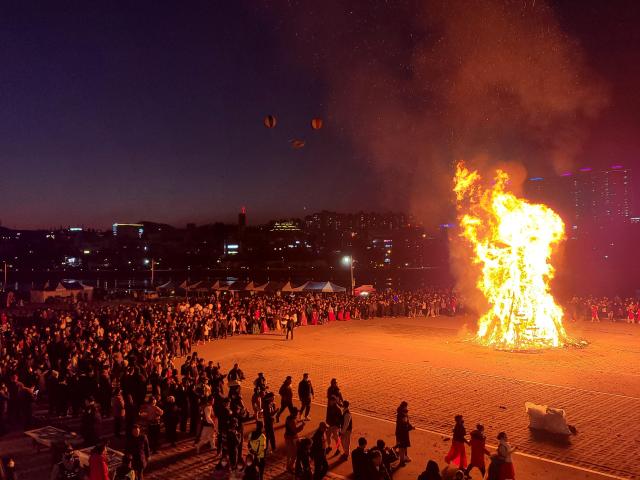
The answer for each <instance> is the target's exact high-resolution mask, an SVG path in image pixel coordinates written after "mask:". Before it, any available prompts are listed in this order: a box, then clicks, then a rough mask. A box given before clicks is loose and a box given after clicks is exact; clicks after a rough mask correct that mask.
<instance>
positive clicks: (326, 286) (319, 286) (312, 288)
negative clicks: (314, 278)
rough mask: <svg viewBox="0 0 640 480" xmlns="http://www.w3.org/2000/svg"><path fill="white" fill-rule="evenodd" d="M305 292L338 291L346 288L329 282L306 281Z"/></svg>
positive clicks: (343, 290)
mask: <svg viewBox="0 0 640 480" xmlns="http://www.w3.org/2000/svg"><path fill="white" fill-rule="evenodd" d="M304 291H305V292H322V293H340V292H346V291H347V289H346V288H344V287H341V286H340V285H336V284H335V283H331V282H307V283H306V284H305V285H304Z"/></svg>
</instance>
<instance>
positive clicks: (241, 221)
mask: <svg viewBox="0 0 640 480" xmlns="http://www.w3.org/2000/svg"><path fill="white" fill-rule="evenodd" d="M238 226H239V227H246V226H247V208H246V207H242V208H241V209H240V213H239V214H238Z"/></svg>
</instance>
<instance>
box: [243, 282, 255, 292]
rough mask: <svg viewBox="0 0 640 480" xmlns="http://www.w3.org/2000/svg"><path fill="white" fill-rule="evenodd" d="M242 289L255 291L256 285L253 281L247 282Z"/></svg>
mask: <svg viewBox="0 0 640 480" xmlns="http://www.w3.org/2000/svg"><path fill="white" fill-rule="evenodd" d="M244 291H245V292H255V291H256V285H255V284H254V283H253V282H249V283H247V285H246V286H245V287H244Z"/></svg>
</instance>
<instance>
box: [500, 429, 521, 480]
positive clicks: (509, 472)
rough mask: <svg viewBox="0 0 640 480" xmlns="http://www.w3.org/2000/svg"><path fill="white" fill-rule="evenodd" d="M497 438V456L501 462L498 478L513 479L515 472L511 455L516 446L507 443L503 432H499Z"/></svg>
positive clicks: (502, 479) (501, 479) (503, 479)
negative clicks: (498, 442)
mask: <svg viewBox="0 0 640 480" xmlns="http://www.w3.org/2000/svg"><path fill="white" fill-rule="evenodd" d="M498 440H499V441H500V444H499V445H498V457H499V459H500V460H501V462H502V463H501V465H500V474H499V477H498V480H515V478H516V472H515V470H514V468H513V461H512V459H511V455H512V454H513V452H515V451H516V450H517V447H512V446H511V445H510V444H509V442H508V439H507V434H506V433H505V432H500V433H499V434H498Z"/></svg>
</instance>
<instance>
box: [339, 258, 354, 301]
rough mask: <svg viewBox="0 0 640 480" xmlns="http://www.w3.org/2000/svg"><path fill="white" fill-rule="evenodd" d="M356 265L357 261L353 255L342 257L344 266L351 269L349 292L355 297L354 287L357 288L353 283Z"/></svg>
mask: <svg viewBox="0 0 640 480" xmlns="http://www.w3.org/2000/svg"><path fill="white" fill-rule="evenodd" d="M354 263H355V260H354V259H353V256H351V255H345V256H344V257H342V264H343V265H344V266H345V267H347V266H348V267H349V272H350V276H351V288H350V289H349V292H350V293H351V295H353V287H354V286H355V284H354V281H353V264H354Z"/></svg>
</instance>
